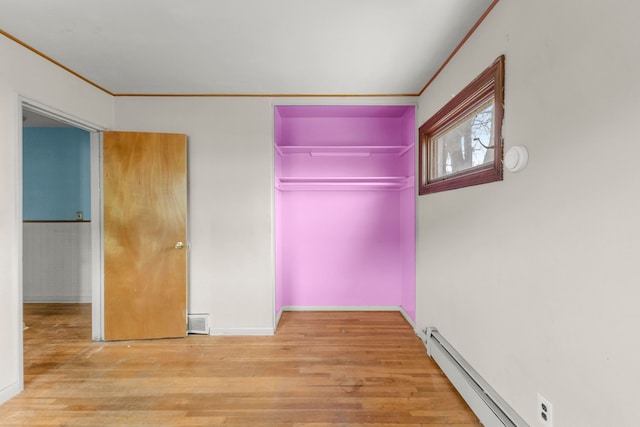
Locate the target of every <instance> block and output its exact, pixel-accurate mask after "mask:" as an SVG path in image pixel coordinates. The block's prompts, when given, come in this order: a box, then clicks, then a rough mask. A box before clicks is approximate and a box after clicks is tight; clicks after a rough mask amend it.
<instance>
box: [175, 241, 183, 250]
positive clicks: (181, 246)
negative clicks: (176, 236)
mask: <svg viewBox="0 0 640 427" xmlns="http://www.w3.org/2000/svg"><path fill="white" fill-rule="evenodd" d="M182 248H184V243H182V242H178V243H176V249H182Z"/></svg>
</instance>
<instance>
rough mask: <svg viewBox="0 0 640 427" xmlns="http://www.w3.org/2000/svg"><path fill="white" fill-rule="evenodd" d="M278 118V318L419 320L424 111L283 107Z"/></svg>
mask: <svg viewBox="0 0 640 427" xmlns="http://www.w3.org/2000/svg"><path fill="white" fill-rule="evenodd" d="M274 117H275V138H274V140H275V150H274V151H275V253H276V298H275V311H276V313H275V315H276V319H279V318H280V315H281V314H282V312H283V311H285V310H398V311H400V312H402V314H403V315H404V316H405V318H407V320H408V321H409V322H410V323H413V321H415V199H416V195H415V133H416V130H415V107H414V106H412V105H382V106H381V105H365V106H351V105H350V106H328V105H323V106H300V105H295V106H276V107H275V112H274ZM276 323H277V322H276Z"/></svg>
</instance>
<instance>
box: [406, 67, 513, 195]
mask: <svg viewBox="0 0 640 427" xmlns="http://www.w3.org/2000/svg"><path fill="white" fill-rule="evenodd" d="M491 98H493V99H494V112H493V126H492V132H493V141H494V146H495V147H494V150H495V152H494V159H493V162H492V163H488V164H486V165H481V166H478V167H475V168H470V169H466V170H464V171H461V172H459V173H456V174H452V175H447V176H444V177H440V178H437V179H434V180H430V179H429V176H430V170H429V167H430V162H429V159H430V158H431V150H430V146H431V144H430V141H431V138H432V137H433V136H434V135H437V134H438V133H440V132H441V131H442V130H444V129H446V128H448V127H450V126H453V125H454V124H455V123H456V122H458V121H461V120H462V119H464V117H465V116H466V115H467V114H469V112H471V111H473V110H474V109H475V108H478V107H479V106H480V105H482V103H484V102H486V101H487V100H488V99H491ZM503 117H504V55H502V56H500V57H499V58H497V59H496V60H495V62H494V63H493V64H492V65H491V66H490V67H489V68H487V69H486V70H484V71H483V72H482V73H481V74H480V75H479V76H478V77H476V78H475V79H474V80H473V81H472V82H471V83H469V84H468V85H467V86H466V87H465V88H464V89H462V90H461V91H460V93H458V94H457V95H456V96H454V97H453V98H452V99H451V100H450V101H449V102H447V104H446V105H445V106H444V107H442V108H441V109H440V110H439V111H438V112H437V113H435V114H434V115H433V116H432V117H431V118H430V119H429V120H427V121H426V122H425V123H424V124H423V125H422V126H420V128H419V147H418V154H419V157H418V168H419V174H420V177H419V194H420V195H423V194H430V193H437V192H440V191H446V190H453V189H456V188H463V187H469V186H472V185H478V184H486V183H489V182H494V181H501V180H502V176H503V172H502V153H503V145H504V144H503V141H502V121H503Z"/></svg>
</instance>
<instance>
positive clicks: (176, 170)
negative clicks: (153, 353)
mask: <svg viewBox="0 0 640 427" xmlns="http://www.w3.org/2000/svg"><path fill="white" fill-rule="evenodd" d="M103 156H104V157H103V174H104V176H103V181H104V188H103V200H104V338H105V339H106V340H130V339H146V338H167V337H184V336H185V335H186V322H187V253H188V250H187V247H186V243H187V240H186V239H187V137H186V135H177V134H157V133H139V132H105V133H104V138H103Z"/></svg>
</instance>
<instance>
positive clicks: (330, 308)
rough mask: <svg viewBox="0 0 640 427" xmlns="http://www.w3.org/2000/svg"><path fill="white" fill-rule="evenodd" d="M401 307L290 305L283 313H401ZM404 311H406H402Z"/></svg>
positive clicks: (284, 308)
mask: <svg viewBox="0 0 640 427" xmlns="http://www.w3.org/2000/svg"><path fill="white" fill-rule="evenodd" d="M400 310H402V308H401V307H399V306H397V305H380V306H360V305H353V306H344V305H339V306H325V305H313V306H310V305H305V306H299V305H288V306H284V307H282V311H400ZM402 311H404V310H402Z"/></svg>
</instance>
